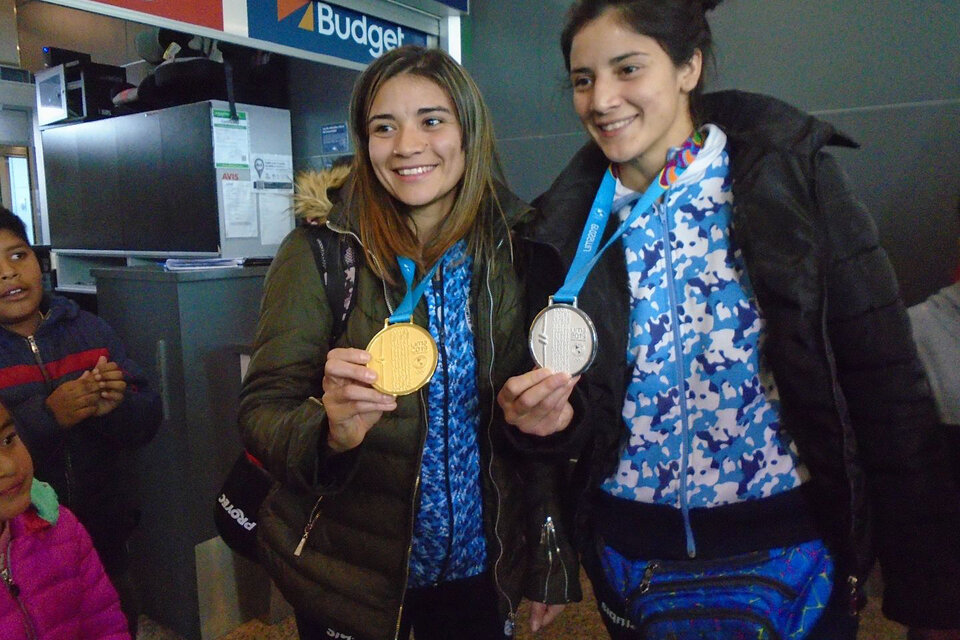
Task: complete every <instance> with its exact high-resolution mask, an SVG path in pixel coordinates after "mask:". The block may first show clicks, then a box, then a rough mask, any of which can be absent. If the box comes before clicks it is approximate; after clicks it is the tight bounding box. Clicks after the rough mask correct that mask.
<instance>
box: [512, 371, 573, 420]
mask: <svg viewBox="0 0 960 640" xmlns="http://www.w3.org/2000/svg"><path fill="white" fill-rule="evenodd" d="M579 379H580V376H576V377H573V378H571V377H570V375H569V374H566V373H553V372H552V371H550V370H549V369H534V370H533V371H528V372H527V373H524V374H523V375H519V376H513V377H512V378H510V379H509V380H507V381H506V382H505V383H504V385H503V388H502V389H500V393H498V394H497V402H498V403H499V404H500V408H501V409H503V417H504V419H505V420H506V421H507V423H508V424H512V425H513V426H515V427H516V428H517V429H519V430H520V431H522V432H523V433H526V434H529V435H534V436H549V435H552V434H554V433H557V432H558V431H563V430H564V429H566V428H567V427H568V426H569V425H570V420H572V419H573V407H572V406H571V405H570V393H571V392H573V387H574V386H576V384H577V381H578V380H579Z"/></svg>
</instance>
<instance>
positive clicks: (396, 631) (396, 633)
mask: <svg viewBox="0 0 960 640" xmlns="http://www.w3.org/2000/svg"><path fill="white" fill-rule="evenodd" d="M424 393H426V392H425V391H424V390H423V389H422V388H421V389H420V391H418V392H417V396H418V398H419V399H420V415H422V416H423V436H422V437H421V438H420V456H419V458H418V459H417V478H416V480H415V481H414V483H413V506H412V508H411V512H410V530H409V532H408V534H407V540H408V542H407V553H406V557H404V559H403V589H402V590H401V591H400V609H399V610H398V611H397V624H396V625H394V627H393V640H399V638H400V622H401V621H402V620H403V601H404V600H406V598H407V581H409V579H410V555H411V554H412V553H413V528H414V525H415V522H416V518H417V512H416V510H417V495H418V494H419V493H420V467H421V466H423V449H424V446H425V445H426V442H427V428H428V427H429V424H428V420H427V401H426V399H425V398H424V397H423V396H424Z"/></svg>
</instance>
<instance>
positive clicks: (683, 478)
mask: <svg viewBox="0 0 960 640" xmlns="http://www.w3.org/2000/svg"><path fill="white" fill-rule="evenodd" d="M658 213H659V214H660V222H661V223H662V225H663V237H662V239H663V257H664V261H665V262H666V267H665V271H666V274H667V294H668V296H669V298H670V321H671V322H672V323H673V342H674V345H673V351H674V354H675V356H676V373H677V386H678V387H679V398H677V402H678V404H679V406H680V473H679V477H678V478H677V480H678V483H679V486H678V489H679V492H680V511H681V513H682V514H683V531H684V534H685V535H686V538H687V556H689V557H691V558H696V557H697V545H696V542H695V541H694V539H693V527H692V526H691V525H690V505H689V503H688V502H687V468H688V466H689V464H690V443H689V438H690V417H689V415H687V383H686V377H685V375H684V368H683V342H682V336H681V335H680V315H679V314H678V313H677V292H676V289H675V288H674V287H676V281H675V280H674V273H673V255H672V252H671V251H670V223H669V220H668V218H667V207H666V204H662V205H661V206H660V209H659V211H658Z"/></svg>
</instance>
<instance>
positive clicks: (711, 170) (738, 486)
mask: <svg viewBox="0 0 960 640" xmlns="http://www.w3.org/2000/svg"><path fill="white" fill-rule="evenodd" d="M703 131H704V133H706V134H707V139H706V142H705V144H704V147H703V148H702V149H701V150H700V152H699V153H698V155H697V157H696V159H695V160H694V161H693V162H692V163H691V164H690V166H689V167H688V168H687V170H686V172H685V173H684V174H683V175H682V176H681V177H680V178H679V179H678V180H677V182H676V183H675V184H674V185H673V186H671V187H670V189H669V190H668V191H667V193H666V194H665V195H664V197H663V199H662V200H661V201H660V202H658V203H656V204H655V205H654V208H653V209H652V210H651V211H648V212H647V213H646V214H644V215H642V216H640V217H639V218H638V219H637V220H636V221H635V222H634V224H633V225H632V226H631V228H630V229H629V230H628V231H627V232H626V233H625V234H624V237H623V245H624V251H625V253H626V262H627V271H628V279H629V286H630V296H631V302H632V309H633V311H632V318H631V325H630V326H631V327H632V335H630V336H629V344H628V352H627V360H628V364H629V365H630V366H631V367H632V369H633V372H632V377H631V380H630V383H629V386H628V389H627V393H626V397H625V400H624V404H623V412H622V415H623V419H624V421H625V423H626V425H627V428H628V429H629V431H630V437H629V440H628V442H627V443H626V445H625V447H624V449H623V451H622V452H621V459H620V464H619V467H618V469H617V470H616V472H615V473H614V474H613V475H612V476H611V477H610V478H608V479H607V481H606V482H605V483H604V484H603V489H604V490H605V491H607V492H608V493H610V494H612V495H614V496H617V497H621V498H625V499H629V500H635V501H639V502H644V503H652V504H664V505H670V506H675V507H678V508H679V507H681V504H682V502H681V501H682V500H684V499H685V500H686V505H687V506H688V507H689V508H695V507H713V506H719V505H723V504H730V503H735V502H741V501H745V500H750V499H757V498H762V497H768V496H771V495H774V494H777V493H780V492H783V491H787V490H790V489H793V488H795V487H797V486H799V485H800V484H801V483H802V482H803V481H804V480H805V479H806V477H807V473H806V471H805V469H804V468H802V467H801V466H800V463H799V460H798V457H797V452H796V447H795V445H794V443H793V441H792V439H791V438H790V437H789V435H788V434H787V433H785V432H784V431H783V430H782V429H781V428H780V419H779V399H778V395H777V389H776V386H775V384H774V381H773V377H772V375H771V374H770V373H769V371H768V369H767V368H766V367H765V366H764V364H763V361H762V358H761V351H762V345H763V334H764V322H763V318H762V315H761V313H760V309H759V308H758V305H757V300H756V298H755V296H754V293H753V290H752V288H751V285H750V280H749V278H748V277H747V273H746V271H745V268H744V263H743V258H742V256H741V254H740V251H739V249H738V248H737V247H735V246H734V244H733V242H732V238H731V217H732V216H731V214H732V205H733V193H732V189H731V186H732V185H731V179H730V171H729V168H730V167H729V165H730V158H729V156H728V154H727V152H726V150H725V146H726V136H725V135H724V133H723V132H722V131H721V130H720V129H719V128H717V127H714V126H712V125H706V126H705V127H704V129H703ZM671 153H673V154H675V153H677V150H676V149H673V150H671ZM638 197H639V194H635V192H632V191H630V190H629V189H627V188H626V187H624V186H623V185H622V184H621V183H620V182H619V180H618V183H617V192H616V195H615V200H614V210H615V211H617V212H618V215H619V216H620V218H621V219H625V218H626V216H627V215H629V212H630V208H631V206H630V205H632V203H633V202H634V201H635V200H636V199H637V198H638ZM665 238H669V242H665ZM681 477H682V478H684V482H683V483H682V484H681ZM681 492H685V494H686V495H685V496H681Z"/></svg>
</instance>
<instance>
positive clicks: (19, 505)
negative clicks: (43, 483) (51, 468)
mask: <svg viewBox="0 0 960 640" xmlns="http://www.w3.org/2000/svg"><path fill="white" fill-rule="evenodd" d="M32 484H33V460H32V459H31V458H30V454H29V453H28V452H27V447H26V446H24V444H23V442H21V441H20V436H18V435H17V431H16V429H15V428H14V426H13V419H12V418H11V417H10V412H9V411H7V409H6V407H3V406H0V522H6V521H7V520H11V519H13V518H15V517H16V516H18V515H20V514H21V513H23V512H24V511H26V510H27V507H29V506H30V486H31V485H32Z"/></svg>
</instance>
